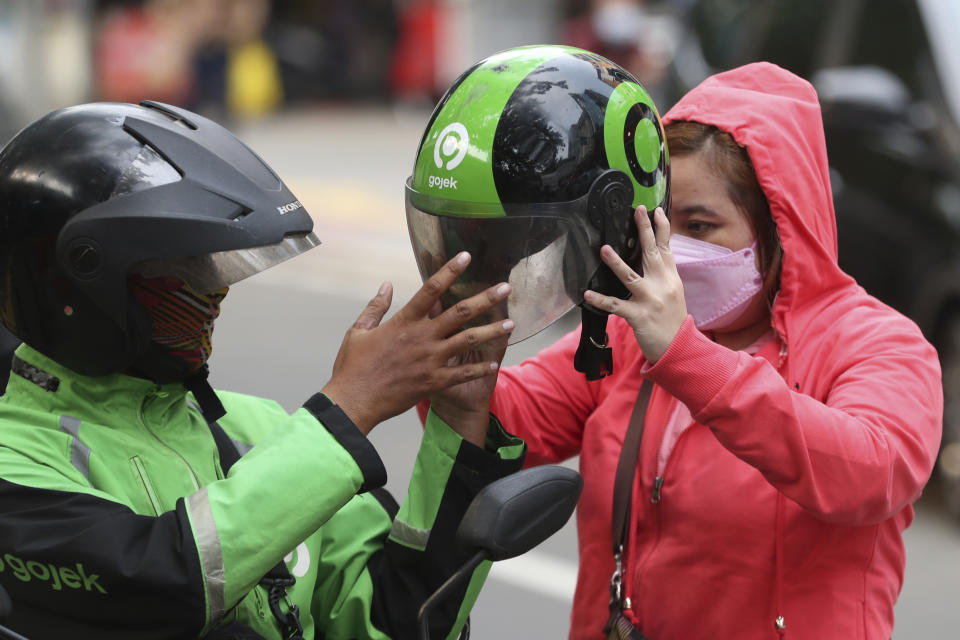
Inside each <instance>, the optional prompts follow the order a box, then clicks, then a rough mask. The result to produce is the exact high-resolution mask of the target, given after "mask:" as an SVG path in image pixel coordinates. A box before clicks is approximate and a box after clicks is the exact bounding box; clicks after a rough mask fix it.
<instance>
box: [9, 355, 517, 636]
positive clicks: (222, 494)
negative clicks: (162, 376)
mask: <svg viewBox="0 0 960 640" xmlns="http://www.w3.org/2000/svg"><path fill="white" fill-rule="evenodd" d="M17 356H18V357H17V358H15V361H14V367H13V375H11V376H10V382H9V384H8V387H7V392H6V394H5V395H4V396H3V397H2V398H0V583H2V584H3V586H4V587H6V589H7V590H8V591H9V592H10V594H11V597H12V599H13V601H14V615H13V617H12V618H10V619H9V621H8V624H9V626H11V627H12V628H13V629H14V630H17V631H19V632H20V633H22V634H23V635H26V636H28V637H29V638H31V639H32V640H43V639H44V638H63V637H84V638H85V637H91V638H93V637H95V638H98V640H110V639H114V638H116V639H118V640H119V639H121V638H123V639H129V638H138V639H146V638H190V637H197V636H201V635H203V634H205V633H207V632H208V631H209V630H211V629H213V628H215V627H217V626H220V625H222V624H225V623H227V622H231V621H238V622H242V623H244V624H247V625H249V626H251V627H253V628H254V629H255V630H256V631H257V632H259V633H260V634H262V635H263V636H265V637H266V638H271V639H274V638H276V639H280V638H281V633H280V630H279V626H278V625H277V623H276V621H275V618H274V615H273V614H272V613H271V611H270V607H269V604H268V602H267V597H266V591H265V590H264V589H263V587H260V586H258V581H259V580H260V579H261V578H262V577H263V576H264V574H266V573H267V572H268V571H269V570H270V569H271V568H272V567H274V566H275V565H276V564H277V563H278V562H279V561H280V560H281V559H284V560H285V561H286V565H287V567H288V568H289V570H290V572H291V573H292V574H293V575H294V576H295V577H296V580H297V581H296V584H295V585H294V586H293V587H291V588H289V589H288V590H287V591H288V595H289V598H288V600H289V601H288V602H286V603H283V604H282V605H281V607H282V609H283V610H284V611H286V610H288V608H289V606H291V605H296V606H298V607H299V609H300V617H301V621H302V623H303V627H304V632H305V633H304V637H305V638H307V639H308V640H309V639H311V638H327V639H331V640H332V639H335V638H347V639H352V638H387V637H391V638H407V637H416V624H415V618H416V612H417V610H418V608H419V605H420V603H421V602H422V601H423V599H424V598H425V597H426V596H427V595H429V593H431V592H432V591H433V590H434V589H435V588H436V587H437V586H439V585H440V584H441V583H442V582H443V581H444V580H445V579H446V578H447V577H448V576H449V575H450V574H451V573H453V571H455V570H456V568H458V567H459V566H460V564H461V563H462V562H463V561H464V560H465V559H466V557H467V554H466V553H465V552H464V551H462V550H460V549H458V548H457V547H456V544H455V543H454V541H453V533H454V531H455V530H456V527H457V525H458V524H459V521H460V518H461V516H462V515H463V512H464V510H465V509H466V506H467V504H469V501H470V500H471V499H472V497H473V496H474V495H475V494H476V492H477V491H479V489H481V488H482V487H483V486H485V485H486V484H488V483H489V482H490V481H492V480H494V479H496V478H499V477H502V476H504V475H507V474H508V473H511V472H513V471H515V470H517V469H518V468H519V467H520V465H521V464H522V458H523V454H524V449H525V448H524V445H523V443H522V442H521V441H519V440H517V439H515V438H512V437H511V436H509V435H508V434H506V433H505V432H504V431H503V430H502V429H501V428H500V426H499V424H498V423H497V422H496V420H495V419H491V428H490V433H489V435H488V442H487V451H484V450H481V449H479V448H478V447H475V446H473V445H471V444H469V443H467V442H465V441H463V440H462V439H461V438H460V437H459V436H458V435H457V434H456V433H455V432H454V431H453V430H451V429H450V428H449V427H448V426H447V425H446V424H444V423H443V422H442V421H441V420H440V419H439V418H437V417H436V416H435V415H432V414H431V416H430V417H429V419H428V421H427V425H426V430H425V432H424V437H423V441H422V443H421V446H420V452H419V454H418V456H417V460H416V464H415V467H414V471H413V477H412V480H411V483H410V487H409V491H408V495H407V498H406V500H405V502H404V503H403V505H402V506H401V507H400V509H399V513H398V514H397V515H396V517H395V518H392V517H391V514H390V511H391V504H390V503H391V502H392V499H391V498H389V495H388V494H386V492H384V491H383V490H382V489H381V490H376V488H377V487H380V486H382V485H383V484H384V482H385V481H386V472H385V471H384V468H383V465H382V463H381V461H380V458H379V456H378V455H377V453H376V451H375V449H374V448H373V446H372V445H371V444H370V443H369V442H368V441H367V439H366V438H365V437H363V436H362V435H361V434H360V432H359V431H358V430H357V429H356V427H355V426H354V425H353V424H352V423H351V422H350V421H349V419H348V418H347V417H346V415H345V414H344V413H343V412H342V411H340V410H339V408H338V407H336V406H335V405H333V404H332V403H330V401H329V400H328V399H327V398H326V397H325V396H322V395H320V394H318V395H316V396H314V397H313V398H311V399H310V400H308V401H307V403H306V404H305V405H304V407H303V408H301V409H299V410H297V411H296V412H295V413H293V414H292V415H289V414H287V413H286V412H285V411H284V410H283V409H282V408H281V407H280V406H279V405H277V404H276V403H274V402H271V401H267V400H263V399H260V398H254V397H251V396H246V395H241V394H236V393H227V392H218V395H219V396H220V398H221V400H222V402H223V404H224V406H225V407H226V409H227V415H226V416H225V417H224V418H222V419H221V420H219V421H218V422H219V424H220V425H221V426H222V427H223V429H224V431H225V432H226V433H227V435H228V436H229V437H230V439H231V440H232V441H233V442H234V444H235V445H236V446H237V448H238V450H239V451H240V453H242V454H243V456H242V458H241V459H240V460H239V461H238V462H237V463H236V464H235V465H234V466H233V467H232V468H231V469H230V473H229V476H228V477H226V478H224V474H223V472H222V470H221V465H220V462H219V457H218V452H217V448H216V446H215V443H214V439H213V436H212V435H211V432H210V429H209V428H208V426H207V424H206V423H205V422H204V420H203V418H202V417H201V415H200V412H199V410H198V409H197V408H196V406H195V405H194V404H193V403H192V401H191V396H190V395H189V394H187V393H186V392H185V390H184V388H183V385H181V384H172V385H164V386H157V385H155V384H153V383H151V382H149V381H146V380H143V379H139V378H134V377H130V376H125V375H120V374H117V375H111V376H104V377H87V376H81V375H78V374H76V373H74V372H72V371H70V370H69V369H66V368H65V367H62V366H60V365H58V364H57V363H55V362H53V361H51V360H50V359H48V358H46V357H44V356H43V355H41V354H39V353H37V352H36V351H34V350H33V349H31V348H29V347H27V346H22V347H20V348H19V349H18V351H17ZM392 506H393V508H395V507H396V505H395V503H394V504H393V505H392ZM488 569H489V566H482V567H481V568H480V569H478V570H477V571H476V573H475V574H474V577H473V579H472V580H471V581H470V584H469V586H468V587H465V588H464V589H463V590H462V592H461V594H460V596H461V597H460V599H459V601H457V602H453V603H449V604H448V605H447V606H446V607H445V608H441V609H440V610H439V611H438V613H437V614H436V616H435V618H436V620H434V619H431V622H432V625H431V626H432V629H431V631H432V633H431V637H435V638H436V637H449V638H453V637H456V635H457V633H458V632H459V629H460V627H461V626H462V624H463V622H464V621H465V619H466V616H467V613H468V611H469V609H470V607H471V606H472V604H473V602H474V600H475V598H476V595H477V593H478V591H479V588H480V586H481V584H482V582H483V580H484V578H485V576H486V572H487V570H488Z"/></svg>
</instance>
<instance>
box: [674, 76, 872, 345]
mask: <svg viewBox="0 0 960 640" xmlns="http://www.w3.org/2000/svg"><path fill="white" fill-rule="evenodd" d="M674 121H692V122H700V123H702V124H706V125H713V126H715V127H717V128H718V129H721V130H723V131H726V132H728V133H729V134H730V135H732V136H733V139H734V140H736V142H737V143H738V144H739V145H740V146H742V147H744V148H746V150H747V153H748V154H749V156H750V161H751V162H752V163H753V167H754V170H755V172H756V174H757V180H758V181H759V183H760V187H761V188H762V189H763V192H764V195H765V196H766V197H767V201H768V202H769V204H770V213H771V214H772V216H773V219H774V221H775V222H776V224H777V229H778V231H779V234H780V243H781V245H782V246H783V254H784V255H783V267H782V271H781V275H780V293H779V295H778V296H777V300H776V304H775V305H774V314H773V316H774V326H775V327H776V328H777V330H778V331H779V332H780V334H781V336H783V337H785V338H786V337H787V335H788V331H789V326H788V325H789V321H788V316H789V313H790V310H791V309H797V308H800V307H803V306H804V305H805V304H807V303H808V302H810V301H811V300H813V299H816V298H819V297H821V296H822V295H824V294H825V293H828V292H829V291H830V290H831V289H836V288H838V287H846V286H850V285H851V284H853V280H852V279H851V278H850V276H848V275H847V274H845V273H844V272H843V271H841V270H840V267H839V266H838V265H837V225H836V220H835V216H834V210H833V197H832V193H831V190H830V175H829V165H828V163H827V150H826V142H825V140H824V134H823V122H822V119H821V115H820V103H819V101H818V99H817V94H816V92H815V91H814V89H813V87H812V86H811V85H810V83H809V82H807V81H806V80H804V79H802V78H800V77H798V76H796V75H794V74H792V73H790V72H789V71H786V70H785V69H782V68H780V67H778V66H776V65H774V64H770V63H768V62H758V63H754V64H749V65H746V66H743V67H739V68H737V69H734V70H732V71H727V72H725V73H720V74H717V75H715V76H711V77H710V78H708V79H707V80H705V81H704V82H702V83H701V84H700V85H699V86H697V87H696V88H695V89H693V90H692V91H690V92H689V93H688V94H687V95H686V96H684V97H683V99H681V100H680V102H678V103H677V104H676V106H674V107H673V108H672V109H670V111H669V112H668V113H667V114H666V116H664V118H663V122H664V124H668V123H670V122H674ZM783 167H789V170H786V171H785V170H783Z"/></svg>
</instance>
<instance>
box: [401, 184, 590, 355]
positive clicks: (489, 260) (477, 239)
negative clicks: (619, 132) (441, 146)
mask: <svg viewBox="0 0 960 640" xmlns="http://www.w3.org/2000/svg"><path fill="white" fill-rule="evenodd" d="M417 200H418V199H417V198H416V197H413V198H411V190H410V189H409V188H408V191H407V198H406V205H407V207H406V208H407V226H408V229H409V231H410V241H411V243H412V245H413V251H414V255H415V258H416V261H417V267H418V268H419V269H420V276H421V277H422V278H423V280H424V281H426V280H427V279H428V278H429V277H430V276H431V275H433V274H434V273H435V272H436V271H437V270H438V269H440V267H442V266H443V265H444V264H445V263H446V262H447V261H448V260H450V259H451V258H452V257H453V256H455V255H456V254H457V253H459V252H460V251H469V252H470V254H471V256H472V260H471V261H470V265H469V266H468V267H467V270H466V271H465V272H464V274H463V275H462V276H460V278H458V279H457V281H456V282H454V284H453V285H452V286H451V287H450V289H449V290H448V291H447V292H446V293H445V294H444V296H443V297H442V298H441V303H442V304H443V307H444V308H448V307H450V306H452V305H453V304H455V303H456V302H458V301H460V300H463V299H465V298H469V297H470V296H472V295H474V294H477V293H480V292H481V291H483V290H484V289H486V288H488V287H491V286H493V285H495V284H498V283H500V282H508V283H509V284H510V285H511V287H512V291H511V293H510V296H509V297H508V298H507V300H506V301H505V302H504V303H502V304H501V306H500V307H499V308H498V309H496V310H494V311H493V312H491V313H490V314H487V315H485V316H484V317H481V318H478V319H477V320H475V321H474V322H473V323H472V324H474V325H477V324H483V323H486V322H492V321H494V320H497V319H500V318H504V317H507V318H510V319H512V320H513V321H514V322H515V323H516V327H515V328H514V330H513V333H512V334H511V336H510V342H509V343H510V344H514V343H517V342H519V341H521V340H524V339H526V338H529V337H530V336H532V335H533V334H535V333H537V332H538V331H540V330H542V329H545V328H546V327H547V326H549V325H550V324H551V323H553V322H554V321H555V320H557V319H558V318H560V317H561V316H562V315H564V314H565V313H566V312H567V311H569V310H570V309H572V308H573V307H574V306H576V305H577V304H579V303H580V302H582V301H583V291H584V289H585V288H586V286H587V282H588V281H589V279H590V277H591V276H592V275H593V274H594V272H595V271H596V269H597V267H598V266H599V265H600V261H599V251H598V248H599V243H600V236H599V233H598V232H597V230H596V229H595V228H594V227H593V226H592V225H590V224H589V223H588V222H587V216H586V213H585V211H573V210H568V211H566V212H565V213H564V215H562V216H561V215H556V214H558V213H560V211H561V204H562V205H565V206H567V207H570V208H578V207H585V206H586V201H585V200H575V201H573V202H569V203H561V204H556V203H555V204H550V205H547V207H546V208H545V209H542V210H540V211H539V212H538V210H537V207H536V206H531V207H526V208H525V211H524V214H523V215H520V216H515V215H510V216H503V215H502V214H501V215H500V216H499V217H489V214H488V217H481V216H482V213H481V209H482V205H479V204H470V203H467V206H469V207H470V208H471V209H470V210H472V211H475V212H476V215H475V216H473V217H464V216H462V215H460V216H456V217H454V216H451V215H434V214H432V213H428V212H426V211H424V210H423V209H421V208H419V207H418V206H416V205H415V204H414V203H415V202H416V201H417ZM488 211H489V205H488Z"/></svg>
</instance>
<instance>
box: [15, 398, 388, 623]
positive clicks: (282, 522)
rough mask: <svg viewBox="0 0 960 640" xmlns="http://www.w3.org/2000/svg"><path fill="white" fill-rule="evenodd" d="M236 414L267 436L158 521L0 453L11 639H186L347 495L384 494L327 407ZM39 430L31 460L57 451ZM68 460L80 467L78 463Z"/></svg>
mask: <svg viewBox="0 0 960 640" xmlns="http://www.w3.org/2000/svg"><path fill="white" fill-rule="evenodd" d="M248 402H249V404H248V405H238V406H234V407H232V408H233V409H235V410H236V411H237V412H238V414H242V413H244V409H249V410H250V411H251V412H253V411H254V410H259V411H260V417H259V420H261V421H264V422H269V423H270V424H271V425H276V426H275V427H274V428H272V430H271V431H270V432H269V434H268V435H266V437H264V438H263V440H262V441H261V442H260V443H258V445H257V446H256V447H253V448H252V449H251V450H250V451H249V452H248V453H247V455H245V456H243V458H241V459H240V460H239V461H238V462H237V463H236V464H235V465H234V466H233V468H232V469H231V470H230V474H229V475H228V477H226V478H225V479H221V480H217V481H214V482H211V483H209V484H206V485H205V486H202V487H200V488H199V489H198V490H196V491H195V492H194V493H192V494H190V495H188V496H186V497H185V498H181V499H179V500H177V502H176V505H175V507H174V508H173V509H171V510H169V511H167V512H164V513H161V514H160V515H158V516H146V515H140V514H137V513H135V512H133V511H132V510H131V509H130V508H129V507H127V506H126V505H124V504H122V503H120V502H118V501H117V500H116V499H115V498H114V497H113V496H111V495H109V494H106V493H104V492H101V491H98V490H97V489H95V488H93V487H92V486H91V485H90V484H89V482H88V481H87V479H86V477H85V476H84V474H83V473H81V472H80V471H78V470H77V469H76V468H73V467H68V468H66V469H63V470H55V469H53V468H51V467H49V466H47V465H45V464H43V463H42V462H37V461H35V460H33V459H31V455H32V454H34V452H32V451H31V450H28V449H25V450H23V451H20V452H14V451H11V450H9V449H4V448H2V447H0V478H2V480H0V514H2V517H0V561H2V562H3V569H4V570H3V571H2V572H0V580H2V583H3V585H4V586H5V587H6V588H7V589H8V591H10V592H11V596H12V598H13V600H14V617H13V618H12V619H11V626H13V627H14V628H16V629H20V630H22V633H24V635H27V636H28V637H30V638H31V639H32V640H43V639H44V638H55V637H64V636H65V635H67V636H75V637H97V638H100V639H108V640H113V639H117V640H120V639H122V638H130V637H137V638H146V639H152V638H187V637H197V636H198V635H201V634H203V633H205V632H206V631H208V630H209V629H211V628H213V627H214V626H215V625H217V624H218V623H219V622H220V620H221V619H223V617H224V615H225V614H226V613H227V612H228V611H230V610H231V609H232V608H233V607H234V605H236V604H237V603H238V602H239V601H240V600H241V599H242V598H243V597H245V595H246V594H247V593H249V592H250V590H251V589H252V588H253V586H254V585H255V584H257V583H258V582H259V580H260V579H261V578H262V577H263V576H264V575H265V574H266V573H267V571H269V570H270V569H271V568H272V567H274V566H275V565H276V564H277V563H278V562H279V561H280V560H281V559H282V558H283V557H284V556H285V555H286V554H287V553H289V552H290V551H291V550H292V549H293V548H294V547H296V546H297V545H298V544H299V543H300V542H302V541H303V540H305V539H306V538H307V537H308V536H310V535H311V534H312V533H314V532H315V531H316V530H317V529H319V528H320V526H321V525H322V524H323V523H324V522H326V521H327V520H328V519H329V518H330V517H331V516H333V515H334V514H335V513H336V512H337V511H338V510H339V509H340V508H341V507H343V506H344V505H345V504H346V503H347V502H348V501H350V499H351V498H353V497H354V496H355V495H356V494H357V493H358V492H360V491H362V490H363V489H365V488H372V487H374V486H379V485H382V484H383V482H385V480H386V473H385V471H384V469H383V465H382V464H381V462H380V460H379V457H378V456H377V454H376V452H375V450H374V449H373V447H372V445H370V444H369V442H367V441H366V439H365V438H363V437H362V436H361V434H360V432H359V431H357V430H356V428H355V427H354V426H353V424H352V423H351V422H349V419H347V418H346V416H345V415H344V414H343V413H342V412H341V411H339V410H338V409H336V407H328V408H327V409H328V410H325V411H320V412H318V414H319V415H318V416H315V415H314V414H312V413H311V411H310V410H309V409H308V408H305V409H300V410H299V411H297V412H296V413H294V414H293V415H287V414H286V413H285V412H283V410H282V409H281V408H280V407H279V406H276V407H275V411H269V412H267V413H264V408H263V404H264V403H262V401H259V399H250V400H249V401H248ZM308 404H309V403H308ZM254 415H256V414H254ZM318 419H322V421H321V422H318ZM50 431H51V430H38V433H37V434H36V436H35V439H36V442H35V443H34V445H31V446H35V447H36V452H35V455H36V456H38V457H40V458H39V459H42V457H41V456H43V455H45V454H44V452H45V451H47V450H48V449H49V448H50V447H54V448H58V447H60V446H62V445H60V444H59V441H57V442H54V441H52V440H51V441H50V442H44V441H43V439H44V438H49V439H52V438H54V437H57V436H59V435H60V434H59V432H57V431H52V434H53V435H49V436H48V435H47V433H46V432H50ZM64 437H65V436H64ZM64 442H68V440H67V439H65V440H64ZM66 447H67V449H68V450H69V447H70V445H69V444H67V445H66ZM70 455H71V456H77V457H78V460H76V461H75V462H77V465H76V466H77V467H82V466H83V465H81V464H79V463H80V462H82V461H83V459H84V455H86V459H87V460H89V456H90V455H91V454H90V452H89V450H87V451H86V452H83V451H80V450H79V449H75V450H74V451H73V452H72V453H71V454H70ZM93 455H96V452H94V453H93ZM126 462H127V461H126V460H119V461H116V463H117V464H124V463H126ZM31 568H32V569H33V572H32V573H31ZM81 632H82V633H81Z"/></svg>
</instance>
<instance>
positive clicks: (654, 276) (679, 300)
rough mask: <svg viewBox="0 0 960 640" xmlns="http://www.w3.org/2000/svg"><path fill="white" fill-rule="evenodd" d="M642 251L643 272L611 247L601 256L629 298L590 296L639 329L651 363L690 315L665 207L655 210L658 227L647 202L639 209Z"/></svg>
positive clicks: (592, 293) (586, 295)
mask: <svg viewBox="0 0 960 640" xmlns="http://www.w3.org/2000/svg"><path fill="white" fill-rule="evenodd" d="M634 218H635V220H636V222H637V231H638V235H639V239H640V247H641V249H642V250H643V251H642V266H643V275H642V276H641V275H639V274H638V273H637V272H636V271H634V270H633V269H631V268H630V265H628V264H627V263H626V262H624V261H623V260H622V259H621V258H620V256H618V255H617V253H616V251H614V250H613V249H612V248H611V247H610V246H609V245H604V246H603V247H601V248H600V257H601V258H602V259H603V261H604V263H606V265H607V266H609V267H610V268H611V269H612V270H613V272H614V274H616V276H617V278H619V280H620V282H622V283H623V284H624V286H626V287H627V289H628V290H629V291H630V293H631V297H630V299H629V300H621V299H620V298H616V297H612V296H605V295H602V294H599V293H597V292H596V291H587V292H585V293H584V296H583V297H584V299H585V300H586V301H587V302H588V303H590V304H591V305H593V306H594V307H596V308H597V309H601V310H603V311H607V312H608V313H612V314H614V315H618V316H620V317H621V318H623V319H624V320H626V321H627V322H628V323H629V324H630V326H631V327H632V328H633V334H634V335H635V336H636V338H637V343H638V344H639V345H640V349H641V350H642V351H643V355H644V357H645V358H646V359H647V361H648V362H650V363H654V362H656V361H657V360H659V359H660V357H661V356H662V355H663V354H664V353H665V352H666V350H667V347H669V346H670V343H671V342H673V339H674V337H676V335H677V332H678V331H679V330H680V326H681V325H682V324H683V321H684V319H686V317H687V304H686V302H685V301H684V299H683V283H682V282H681V281H680V274H679V273H677V265H676V263H674V260H673V253H672V252H671V251H670V222H669V220H667V216H666V214H664V212H663V209H661V208H659V207H657V209H656V211H654V221H655V222H656V231H654V229H653V226H652V225H651V223H650V218H649V217H648V216H647V209H646V207H644V206H643V205H641V206H639V207H637V210H636V212H635V213H634Z"/></svg>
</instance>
